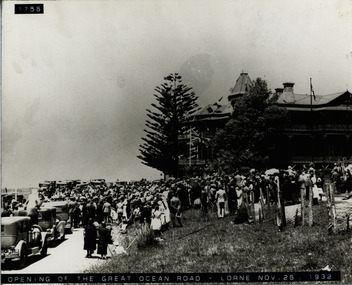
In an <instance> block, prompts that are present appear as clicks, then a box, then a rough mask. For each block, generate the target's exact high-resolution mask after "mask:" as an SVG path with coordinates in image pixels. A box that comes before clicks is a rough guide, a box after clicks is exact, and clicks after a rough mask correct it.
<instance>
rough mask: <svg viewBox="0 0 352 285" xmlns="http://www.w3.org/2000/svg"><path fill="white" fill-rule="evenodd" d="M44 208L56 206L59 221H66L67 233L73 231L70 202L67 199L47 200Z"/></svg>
mask: <svg viewBox="0 0 352 285" xmlns="http://www.w3.org/2000/svg"><path fill="white" fill-rule="evenodd" d="M42 207H43V208H55V209H56V218H57V219H58V220H59V221H64V222H65V223H66V224H65V229H66V231H65V232H66V233H72V223H71V220H70V215H69V212H68V203H67V202H66V201H50V202H45V203H44V204H43V206H42Z"/></svg>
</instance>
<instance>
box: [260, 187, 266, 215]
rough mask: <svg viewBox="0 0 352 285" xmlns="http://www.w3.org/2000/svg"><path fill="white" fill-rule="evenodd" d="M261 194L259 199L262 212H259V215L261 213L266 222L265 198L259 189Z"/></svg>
mask: <svg viewBox="0 0 352 285" xmlns="http://www.w3.org/2000/svg"><path fill="white" fill-rule="evenodd" d="M259 193H260V197H259V201H260V210H259V213H260V212H261V216H262V219H263V220H265V218H266V215H265V211H264V196H263V190H262V188H259Z"/></svg>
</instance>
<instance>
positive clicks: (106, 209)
mask: <svg viewBox="0 0 352 285" xmlns="http://www.w3.org/2000/svg"><path fill="white" fill-rule="evenodd" d="M110 214H111V204H110V203H109V202H108V200H107V199H106V198H105V199H104V204H103V215H104V222H105V223H107V224H108V223H109V218H110Z"/></svg>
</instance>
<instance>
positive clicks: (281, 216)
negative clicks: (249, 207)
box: [275, 177, 286, 229]
mask: <svg viewBox="0 0 352 285" xmlns="http://www.w3.org/2000/svg"><path fill="white" fill-rule="evenodd" d="M275 182H276V186H277V210H278V220H277V223H278V226H279V228H281V229H282V228H283V227H285V226H286V219H285V205H284V203H283V199H282V197H281V196H282V195H281V189H280V179H279V177H276V179H275Z"/></svg>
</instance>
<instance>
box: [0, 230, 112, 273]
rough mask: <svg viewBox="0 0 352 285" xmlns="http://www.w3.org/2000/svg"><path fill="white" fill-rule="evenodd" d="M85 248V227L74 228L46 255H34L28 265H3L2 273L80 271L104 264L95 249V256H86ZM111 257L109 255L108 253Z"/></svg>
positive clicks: (50, 248)
mask: <svg viewBox="0 0 352 285" xmlns="http://www.w3.org/2000/svg"><path fill="white" fill-rule="evenodd" d="M85 256H86V251H85V250H83V229H74V231H73V233H72V234H67V235H66V240H65V241H63V242H61V243H59V244H58V245H57V246H56V247H49V249H48V255H47V256H46V257H43V258H42V257H40V256H32V257H29V258H28V265H27V266H26V267H25V268H23V269H17V268H16V267H15V266H13V264H9V265H7V266H6V267H2V273H16V274H17V273H79V272H82V271H83V270H86V269H88V268H90V267H91V266H92V265H96V264H104V262H106V260H101V259H99V258H98V257H99V256H98V254H97V253H96V251H95V254H94V255H93V258H85ZM108 257H109V255H108Z"/></svg>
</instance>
